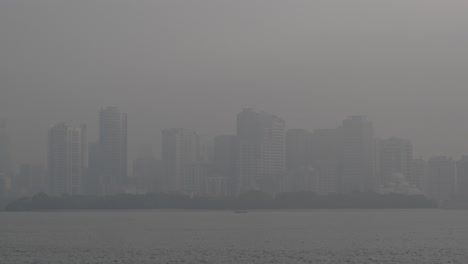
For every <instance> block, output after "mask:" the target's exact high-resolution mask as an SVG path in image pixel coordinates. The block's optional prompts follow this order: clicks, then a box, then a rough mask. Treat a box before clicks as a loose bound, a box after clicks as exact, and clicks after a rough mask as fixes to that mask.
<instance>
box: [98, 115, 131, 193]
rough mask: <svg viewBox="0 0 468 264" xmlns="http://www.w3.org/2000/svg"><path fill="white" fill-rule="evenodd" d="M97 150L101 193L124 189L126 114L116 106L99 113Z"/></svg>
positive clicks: (125, 174)
mask: <svg viewBox="0 0 468 264" xmlns="http://www.w3.org/2000/svg"><path fill="white" fill-rule="evenodd" d="M99 151H100V162H101V163H102V168H101V169H102V173H101V175H100V177H101V179H100V182H101V184H102V186H101V188H100V189H101V191H102V194H115V193H122V192H124V191H125V183H126V181H127V114H125V113H122V112H120V109H119V108H117V107H106V108H102V109H101V111H100V113H99Z"/></svg>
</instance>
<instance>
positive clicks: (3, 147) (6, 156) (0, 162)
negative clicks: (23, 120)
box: [0, 120, 12, 196]
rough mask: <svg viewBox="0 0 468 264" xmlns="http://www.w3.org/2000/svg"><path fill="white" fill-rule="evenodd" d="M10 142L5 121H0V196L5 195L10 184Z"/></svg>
mask: <svg viewBox="0 0 468 264" xmlns="http://www.w3.org/2000/svg"><path fill="white" fill-rule="evenodd" d="M10 162H11V161H10V142H9V138H8V132H7V122H6V120H0V181H1V183H0V185H1V186H0V196H1V195H2V194H3V195H4V194H5V193H6V191H7V189H8V185H9V183H10V182H11V177H12V169H11V163H10Z"/></svg>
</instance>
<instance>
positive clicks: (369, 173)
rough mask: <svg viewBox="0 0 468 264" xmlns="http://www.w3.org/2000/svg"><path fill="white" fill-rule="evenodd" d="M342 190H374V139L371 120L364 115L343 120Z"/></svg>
mask: <svg viewBox="0 0 468 264" xmlns="http://www.w3.org/2000/svg"><path fill="white" fill-rule="evenodd" d="M342 127H343V161H342V162H343V165H342V179H341V189H342V191H343V192H353V191H361V192H369V191H375V187H376V178H375V145H374V144H375V141H374V129H373V127H372V122H370V121H369V120H368V119H367V117H366V116H349V117H348V118H346V119H345V120H344V121H343V126H342Z"/></svg>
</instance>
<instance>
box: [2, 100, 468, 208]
mask: <svg viewBox="0 0 468 264" xmlns="http://www.w3.org/2000/svg"><path fill="white" fill-rule="evenodd" d="M235 122H236V131H235V133H233V134H231V135H218V136H215V137H213V138H211V137H208V136H204V135H200V134H198V133H197V132H196V131H193V130H190V129H186V128H168V129H164V130H162V132H161V155H160V156H161V159H156V158H155V156H154V155H153V150H152V148H151V146H150V145H149V144H147V145H145V146H143V147H142V148H141V149H140V151H139V152H138V155H137V157H136V159H135V160H134V161H133V162H132V163H131V165H132V168H131V169H130V170H129V169H128V168H127V166H128V164H129V162H128V160H127V152H128V151H127V115H126V114H125V113H122V112H121V111H120V109H119V108H117V107H106V108H102V109H101V110H100V112H99V118H98V124H99V133H98V139H97V141H96V142H91V143H89V142H88V138H87V128H86V126H85V125H82V126H79V127H73V126H70V125H68V124H67V123H58V124H56V125H54V126H52V127H51V128H50V129H49V133H48V164H47V168H43V167H41V166H37V165H29V164H22V165H20V167H19V171H18V172H16V173H14V172H12V170H11V168H10V165H9V164H10V161H9V151H8V145H9V143H8V142H9V140H8V137H7V132H6V130H7V129H6V122H2V123H1V126H0V192H1V193H2V194H5V193H9V194H10V195H12V196H25V195H33V194H35V193H37V192H47V193H50V194H52V195H62V194H70V195H73V194H87V195H109V194H118V193H125V192H131V193H149V192H169V193H183V194H187V195H203V196H225V195H238V194H240V193H243V192H247V191H252V190H255V191H262V192H268V193H272V194H276V193H280V192H300V191H306V192H314V193H317V194H331V193H351V192H378V193H402V194H425V195H426V196H428V197H429V198H431V199H434V200H436V201H439V202H441V201H447V200H450V199H454V198H457V199H465V200H467V201H468V156H463V157H462V158H461V159H460V160H458V161H455V160H454V159H452V158H450V157H445V156H436V157H432V158H430V159H429V160H424V159H422V158H414V154H413V146H412V144H411V142H410V141H409V140H408V139H401V138H385V139H380V138H378V137H376V135H375V134H374V129H373V124H372V122H371V121H370V120H369V119H368V118H367V117H366V116H349V117H347V118H345V119H344V120H343V122H342V123H341V124H340V125H338V126H337V127H334V128H326V129H323V128H322V129H316V130H314V131H308V130H306V129H300V128H299V129H289V130H287V129H286V122H285V121H284V120H283V119H281V118H280V117H278V116H276V115H273V114H269V113H265V112H259V111H255V110H254V109H251V108H246V109H243V110H242V111H241V112H240V113H238V114H237V117H236V120H235Z"/></svg>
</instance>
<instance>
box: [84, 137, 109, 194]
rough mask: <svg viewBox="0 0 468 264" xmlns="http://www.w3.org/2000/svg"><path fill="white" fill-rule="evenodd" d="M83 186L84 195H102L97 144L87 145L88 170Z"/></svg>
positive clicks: (100, 163) (100, 164)
mask: <svg viewBox="0 0 468 264" xmlns="http://www.w3.org/2000/svg"><path fill="white" fill-rule="evenodd" d="M83 185H84V190H83V191H84V193H85V194H88V195H101V194H103V193H104V191H103V183H102V161H101V152H100V145H99V143H98V142H91V143H89V144H88V168H87V170H86V176H85V180H84V183H83Z"/></svg>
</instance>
